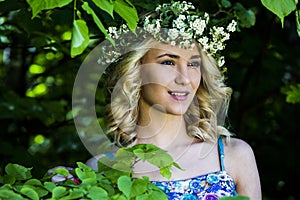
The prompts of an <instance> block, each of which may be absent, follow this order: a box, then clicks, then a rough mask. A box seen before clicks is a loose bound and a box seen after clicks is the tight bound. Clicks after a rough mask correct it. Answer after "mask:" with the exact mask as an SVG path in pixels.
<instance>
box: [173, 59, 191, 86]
mask: <svg viewBox="0 0 300 200" xmlns="http://www.w3.org/2000/svg"><path fill="white" fill-rule="evenodd" d="M175 82H176V83H177V84H179V85H188V84H189V83H190V77H189V72H188V67H187V64H181V65H178V66H177V72H176V78H175Z"/></svg>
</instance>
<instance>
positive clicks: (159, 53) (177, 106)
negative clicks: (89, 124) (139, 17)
mask: <svg viewBox="0 0 300 200" xmlns="http://www.w3.org/2000/svg"><path fill="white" fill-rule="evenodd" d="M193 9H194V7H193V6H192V5H191V4H189V3H185V2H183V3H182V4H181V3H179V2H176V3H173V4H164V5H162V6H159V7H158V8H157V9H156V12H157V15H156V17H159V18H158V19H157V18H155V15H149V16H146V18H145V20H144V24H143V26H144V29H143V30H144V31H146V32H147V31H148V33H150V36H149V35H148V36H147V37H142V36H140V35H138V36H139V37H140V38H142V41H140V42H131V46H130V51H129V52H127V53H125V54H124V55H122V56H121V57H120V58H118V59H117V60H115V61H114V62H113V63H112V64H111V65H110V66H109V69H110V70H111V71H110V72H109V73H107V74H109V76H108V81H107V100H108V106H107V113H106V115H105V120H106V125H107V127H108V130H107V134H108V135H109V136H110V138H111V139H112V141H113V144H114V145H116V146H117V147H129V146H133V145H135V144H154V145H156V146H158V147H160V148H162V149H164V150H166V151H167V152H168V153H169V154H170V155H171V156H172V157H173V158H174V160H175V161H176V162H177V163H178V164H179V166H181V167H182V168H183V169H184V170H181V169H178V168H175V169H171V171H172V177H171V179H170V180H168V179H166V178H164V177H162V176H161V175H160V171H159V170H157V169H156V168H153V167H152V166H150V165H149V164H147V163H144V162H141V161H137V162H136V163H135V164H134V166H133V172H134V173H133V176H134V177H136V178H139V177H143V176H148V177H149V179H150V180H151V181H152V182H153V183H154V184H155V185H156V186H158V187H160V188H161V189H162V190H163V191H164V192H165V193H166V194H167V195H168V196H169V199H185V198H189V199H218V198H220V197H223V196H235V195H243V196H248V197H250V198H251V199H254V200H259V199H261V190H260V181H259V175H258V171H257V167H256V162H255V157H254V155H253V152H252V149H251V147H250V146H249V145H248V144H247V143H246V142H244V141H242V140H240V139H237V138H233V137H232V135H233V134H231V133H230V132H229V131H228V130H227V129H226V128H225V127H224V121H225V118H226V116H227V110H228V105H229V100H230V95H231V92H232V90H231V88H229V87H227V86H226V85H225V83H224V75H223V74H222V72H221V68H220V66H221V65H222V64H224V62H220V61H222V60H223V57H222V56H221V55H220V53H219V50H222V49H224V42H225V41H226V40H227V39H229V33H228V32H231V31H234V29H235V23H234V21H233V22H231V23H230V24H229V25H228V26H227V28H226V30H227V31H225V29H224V27H217V26H213V27H211V28H209V30H210V32H209V33H208V34H205V28H206V25H207V24H208V21H209V17H208V16H207V14H204V16H198V15H193V14H192V13H195V12H189V10H193ZM166 14H168V15H169V16H171V17H168V18H162V16H165V15H166ZM168 20H170V22H168V23H166V21H168ZM170 25H171V26H172V27H170ZM162 26H165V27H162ZM189 27H190V28H189ZM162 28H169V29H164V30H163V29H162ZM125 29H126V27H124V26H122V27H121V28H120V30H117V29H116V28H114V29H110V30H111V32H112V33H114V35H115V37H113V38H120V37H121V36H120V35H119V33H120V32H122V31H123V32H126V31H124V30H125ZM207 29H208V28H207ZM165 33H167V35H164V34H165ZM165 36H166V37H165ZM209 37H212V38H209ZM124 43H125V42H124V41H123V42H122V44H124ZM126 44H127V43H126ZM114 53H115V54H116V52H114ZM112 54H113V52H112V51H109V52H105V55H112ZM100 156H101V155H100ZM98 158H99V156H95V157H94V158H92V159H90V160H89V161H88V164H89V165H90V166H91V167H92V168H95V169H97V159H98ZM162 167H168V166H162Z"/></svg>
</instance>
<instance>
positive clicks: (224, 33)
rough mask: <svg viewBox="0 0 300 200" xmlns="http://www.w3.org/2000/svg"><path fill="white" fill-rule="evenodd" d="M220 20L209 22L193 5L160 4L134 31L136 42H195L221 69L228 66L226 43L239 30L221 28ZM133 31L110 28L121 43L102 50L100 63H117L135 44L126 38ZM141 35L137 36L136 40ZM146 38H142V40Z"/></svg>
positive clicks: (190, 45) (187, 44)
mask: <svg viewBox="0 0 300 200" xmlns="http://www.w3.org/2000/svg"><path fill="white" fill-rule="evenodd" d="M219 23H220V20H210V16H209V14H208V13H205V12H204V13H201V12H199V11H197V10H196V9H195V7H194V6H193V5H192V4H191V3H190V2H186V1H183V2H173V1H172V2H171V3H164V4H162V5H159V6H158V7H157V8H156V9H155V12H154V13H151V14H148V15H147V16H145V17H144V18H142V20H140V23H139V25H141V26H142V29H137V30H136V32H135V37H136V39H141V38H142V39H144V38H146V37H148V36H149V35H150V36H152V37H153V38H154V39H156V40H158V41H161V42H163V43H168V44H171V45H173V46H175V45H178V46H179V47H181V48H193V46H194V45H195V44H194V42H195V41H197V42H198V43H200V44H201V45H202V47H203V49H204V50H206V51H207V53H208V54H210V55H211V56H213V57H214V59H215V60H216V62H217V65H218V66H219V67H220V68H221V67H222V66H223V65H224V64H225V60H224V56H222V55H221V54H220V51H221V50H224V49H225V41H227V40H229V38H230V33H232V32H235V31H236V26H237V22H236V21H235V20H233V19H231V22H230V23H229V24H228V25H226V26H225V27H226V28H224V26H222V25H219ZM130 32H131V31H130V30H129V28H128V26H127V25H125V24H123V25H121V26H120V27H119V28H117V27H109V28H108V33H109V36H110V37H111V38H112V39H113V40H115V41H116V40H118V41H119V42H118V43H116V45H115V46H114V47H113V49H110V48H109V47H105V49H103V52H104V54H105V55H104V57H101V58H99V60H98V61H99V63H100V62H103V61H105V62H106V63H111V62H114V61H115V60H116V59H118V57H120V56H121V55H122V50H121V49H122V48H124V46H130V45H132V44H135V43H136V41H135V40H132V37H130V38H128V37H127V38H126V37H123V36H124V34H128V33H130ZM137 36H138V37H137ZM141 36H143V37H141Z"/></svg>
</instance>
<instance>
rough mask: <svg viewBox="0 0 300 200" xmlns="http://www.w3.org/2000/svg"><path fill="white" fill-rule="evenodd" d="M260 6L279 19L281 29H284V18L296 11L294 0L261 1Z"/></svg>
mask: <svg viewBox="0 0 300 200" xmlns="http://www.w3.org/2000/svg"><path fill="white" fill-rule="evenodd" d="M261 2H262V4H263V5H264V6H265V7H266V8H267V9H268V10H270V11H271V12H273V13H274V14H275V15H277V16H278V17H279V18H280V21H281V25H282V28H283V27H284V17H286V16H288V15H289V14H290V13H291V12H292V11H294V10H296V1H295V0H282V1H279V0H277V1H274V0H261Z"/></svg>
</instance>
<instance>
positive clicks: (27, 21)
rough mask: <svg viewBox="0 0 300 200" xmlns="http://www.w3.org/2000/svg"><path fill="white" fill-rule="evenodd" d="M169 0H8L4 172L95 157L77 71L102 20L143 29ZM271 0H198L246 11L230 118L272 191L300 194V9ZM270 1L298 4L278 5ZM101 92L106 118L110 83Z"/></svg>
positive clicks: (1, 6) (2, 97)
mask: <svg viewBox="0 0 300 200" xmlns="http://www.w3.org/2000/svg"><path fill="white" fill-rule="evenodd" d="M41 2H44V4H43V3H41ZM51 2H52V4H51ZM53 2H55V3H53ZM107 2H114V3H115V4H117V5H118V6H115V7H109V4H105V3H107ZM162 2H163V1H159V0H152V1H150V0H146V1H138V0H132V1H130V2H129V1H122V0H117V1H106V0H93V1H78V0H77V1H76V0H75V1H72V0H63V1H37V0H28V1H25V0H0V41H1V43H0V54H1V57H0V61H1V62H0V136H1V140H0V147H1V148H0V155H1V159H0V168H1V171H0V173H2V172H3V169H4V166H5V165H6V164H7V163H18V164H22V165H24V166H27V167H33V170H32V173H33V174H34V175H35V176H37V177H41V176H42V175H44V173H45V172H46V171H47V170H48V169H49V168H51V167H53V166H56V165H67V166H74V165H75V163H76V162H77V161H82V162H85V161H86V160H87V159H88V158H90V157H91V155H90V153H89V152H88V151H87V150H86V149H85V147H84V146H83V144H82V143H81V141H80V139H79V137H78V135H77V132H76V129H75V126H74V122H73V118H72V108H71V101H72V99H71V97H72V89H73V84H74V80H75V76H76V73H77V70H78V69H79V67H80V64H81V63H82V61H83V60H84V58H85V57H86V55H87V54H88V53H89V52H90V51H91V50H92V49H93V47H95V45H97V44H98V43H100V42H101V41H102V40H103V39H104V37H105V33H103V31H104V29H103V27H108V26H111V25H116V24H120V23H122V22H124V21H125V22H127V23H129V24H132V28H134V20H135V18H136V16H135V15H132V13H135V12H134V11H135V9H136V10H137V13H138V14H140V13H142V12H144V11H147V10H149V9H152V8H154V7H155V6H156V5H157V4H159V3H162ZM270 2H272V1H267V0H264V1H262V2H261V1H250V0H245V1H241V2H240V3H242V4H241V5H242V7H241V6H237V4H236V3H237V2H235V3H233V2H232V3H231V4H230V3H229V1H220V2H218V1H204V0H202V1H194V5H197V6H198V7H199V8H201V9H202V8H203V10H207V11H209V12H211V13H215V12H217V11H218V10H219V9H221V8H220V7H219V6H218V5H221V4H222V5H223V6H225V8H226V7H227V8H226V9H227V10H228V11H229V12H236V14H237V15H239V17H240V19H242V22H243V26H244V27H242V29H241V32H239V33H236V34H234V35H233V36H232V39H231V40H230V43H229V44H228V45H227V49H226V51H225V52H224V53H225V55H226V57H227V59H226V65H227V68H228V72H227V76H228V80H227V82H228V85H229V86H231V87H232V88H233V90H234V93H233V96H232V101H231V105H230V110H229V119H228V122H227V124H228V126H229V128H230V130H231V131H233V132H234V133H236V135H237V136H238V137H239V138H242V139H244V140H246V141H247V142H249V143H250V144H251V146H252V147H253V149H254V152H255V154H256V159H257V165H258V168H259V171H260V175H261V182H262V190H263V196H264V199H298V198H300V194H299V190H298V188H297V185H296V184H294V182H295V181H297V180H298V179H299V178H300V176H299V174H300V172H299V170H298V165H299V159H298V158H299V156H298V152H299V148H300V145H299V131H298V124H299V123H297V121H299V120H298V114H299V113H300V112H299V111H300V104H299V102H300V95H299V94H300V92H299V91H300V86H299V83H300V78H299V76H300V57H299V52H300V40H299V36H298V33H297V26H298V30H299V10H297V9H296V7H293V6H290V5H295V4H296V3H295V1H294V0H286V1H284V3H283V1H279V0H277V1H275V3H270ZM273 2H274V1H273ZM293 2H294V3H293ZM97 3H99V4H97ZM131 3H132V4H133V5H134V6H135V9H133V7H131ZM58 4H59V5H58ZM82 5H83V6H82ZM104 5H106V7H103V6H104ZM269 5H279V7H281V8H289V9H283V11H284V12H282V13H278V12H274V11H276V10H278V7H277V8H276V6H275V8H274V7H272V6H271V7H270V6H269ZM284 6H285V7H284ZM233 7H234V8H235V9H233ZM32 8H34V9H32ZM238 8H239V9H240V11H239V10H238ZM267 8H268V9H267ZM281 10H282V9H281ZM295 10H296V11H295ZM272 11H273V12H272ZM126 13H127V14H126ZM128 13H130V14H128ZM277 15H278V16H280V17H281V18H279V17H278V16H277ZM112 16H113V18H112ZM295 16H298V18H296V17H295ZM297 20H298V21H297ZM254 22H255V23H254ZM283 22H284V23H283ZM102 26H103V27H102ZM81 36H82V37H81ZM72 38H73V40H72ZM78 38H81V40H79V39H78ZM75 39H76V40H75ZM99 90H100V91H101V87H100V88H99ZM96 101H97V106H96V111H97V113H98V115H99V120H100V121H101V116H102V109H103V106H104V103H103V94H102V93H101V92H99V93H98V95H97V97H96Z"/></svg>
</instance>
